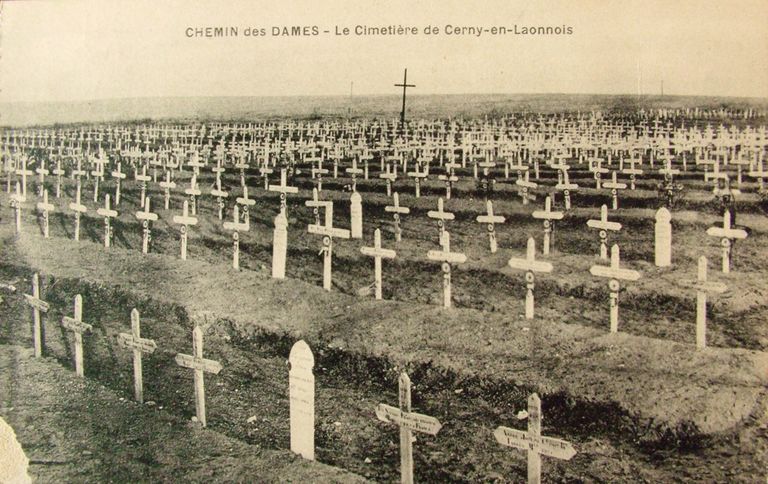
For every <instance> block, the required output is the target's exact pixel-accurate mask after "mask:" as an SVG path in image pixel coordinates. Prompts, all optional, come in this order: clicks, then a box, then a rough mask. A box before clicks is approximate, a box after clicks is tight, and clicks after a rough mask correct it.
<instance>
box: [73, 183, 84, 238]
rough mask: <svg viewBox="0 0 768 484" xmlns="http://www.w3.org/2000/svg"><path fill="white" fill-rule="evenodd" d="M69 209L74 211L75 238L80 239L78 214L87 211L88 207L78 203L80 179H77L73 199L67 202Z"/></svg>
mask: <svg viewBox="0 0 768 484" xmlns="http://www.w3.org/2000/svg"><path fill="white" fill-rule="evenodd" d="M69 209H70V210H72V211H74V212H75V240H80V216H81V214H83V213H85V212H87V211H88V208H87V207H86V206H85V205H83V204H82V203H80V179H79V178H78V181H77V189H76V191H75V201H74V202H73V203H70V204H69Z"/></svg>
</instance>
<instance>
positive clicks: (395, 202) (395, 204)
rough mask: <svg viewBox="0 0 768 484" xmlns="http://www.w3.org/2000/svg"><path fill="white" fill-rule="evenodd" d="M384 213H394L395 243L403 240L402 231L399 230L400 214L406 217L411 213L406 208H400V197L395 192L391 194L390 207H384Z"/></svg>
mask: <svg viewBox="0 0 768 484" xmlns="http://www.w3.org/2000/svg"><path fill="white" fill-rule="evenodd" d="M384 211H385V212H390V213H394V215H393V218H394V224H395V242H400V241H401V240H402V238H403V231H402V230H401V229H400V214H403V215H406V214H409V213H411V209H410V208H408V207H401V206H400V197H399V196H398V194H397V192H395V193H393V194H392V205H386V206H385V207H384Z"/></svg>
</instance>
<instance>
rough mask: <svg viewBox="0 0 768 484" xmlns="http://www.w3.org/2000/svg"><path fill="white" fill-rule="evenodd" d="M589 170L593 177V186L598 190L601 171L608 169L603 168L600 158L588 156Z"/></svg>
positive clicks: (607, 170)
mask: <svg viewBox="0 0 768 484" xmlns="http://www.w3.org/2000/svg"><path fill="white" fill-rule="evenodd" d="M589 171H591V172H592V175H593V176H594V178H595V188H596V189H598V190H600V187H601V181H602V178H603V173H608V172H609V171H610V170H609V169H608V168H603V159H602V158H590V159H589Z"/></svg>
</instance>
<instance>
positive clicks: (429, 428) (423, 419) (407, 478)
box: [376, 372, 442, 484]
mask: <svg viewBox="0 0 768 484" xmlns="http://www.w3.org/2000/svg"><path fill="white" fill-rule="evenodd" d="M398 387H399V408H398V407H392V406H390V405H387V404H385V403H380V404H379V405H378V406H377V407H376V417H378V419H379V420H381V421H382V422H391V423H394V424H397V425H398V426H399V427H400V482H402V483H404V484H413V441H414V438H413V432H421V433H425V434H429V435H437V433H438V432H439V431H440V429H441V428H442V424H441V423H440V421H439V420H437V419H436V418H435V417H430V416H428V415H422V414H420V413H416V412H412V411H411V379H410V378H409V377H408V375H407V374H406V373H405V372H403V373H401V374H400V380H399V382H398Z"/></svg>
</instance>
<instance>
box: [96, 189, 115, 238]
mask: <svg viewBox="0 0 768 484" xmlns="http://www.w3.org/2000/svg"><path fill="white" fill-rule="evenodd" d="M96 213H97V214H99V215H101V216H102V217H104V247H109V246H110V244H111V239H112V225H111V223H110V218H112V217H117V211H115V210H112V207H110V204H109V194H108V193H107V194H105V195H104V207H103V208H99V209H96Z"/></svg>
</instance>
